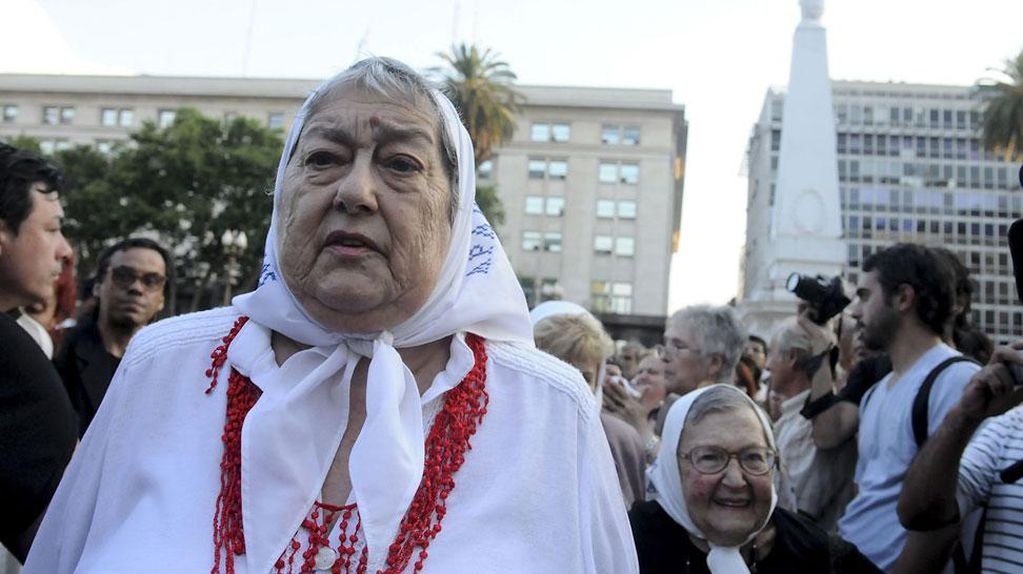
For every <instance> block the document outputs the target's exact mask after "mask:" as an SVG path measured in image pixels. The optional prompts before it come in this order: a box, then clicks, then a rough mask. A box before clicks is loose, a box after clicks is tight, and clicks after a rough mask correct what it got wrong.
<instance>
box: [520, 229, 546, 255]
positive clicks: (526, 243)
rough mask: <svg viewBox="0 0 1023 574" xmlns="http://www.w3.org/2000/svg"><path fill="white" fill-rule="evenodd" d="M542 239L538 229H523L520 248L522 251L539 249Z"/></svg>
mask: <svg viewBox="0 0 1023 574" xmlns="http://www.w3.org/2000/svg"><path fill="white" fill-rule="evenodd" d="M541 244H542V239H541V236H540V232H539V231H523V232H522V250H523V251H540V246H541Z"/></svg>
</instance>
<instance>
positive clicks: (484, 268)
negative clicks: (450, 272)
mask: <svg viewBox="0 0 1023 574" xmlns="http://www.w3.org/2000/svg"><path fill="white" fill-rule="evenodd" d="M493 263H494V260H493V258H490V259H487V260H486V261H484V262H482V263H480V264H479V265H477V266H476V267H473V268H472V269H471V270H469V272H468V273H466V274H465V276H466V277H472V276H473V275H486V274H487V273H490V266H491V265H492V264H493Z"/></svg>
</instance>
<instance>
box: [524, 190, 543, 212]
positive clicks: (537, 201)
mask: <svg viewBox="0 0 1023 574" xmlns="http://www.w3.org/2000/svg"><path fill="white" fill-rule="evenodd" d="M526 213H528V214H530V215H539V214H541V213H543V198H542V197H537V196H535V195H528V196H526Z"/></svg>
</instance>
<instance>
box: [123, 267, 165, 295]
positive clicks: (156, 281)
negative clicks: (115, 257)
mask: <svg viewBox="0 0 1023 574" xmlns="http://www.w3.org/2000/svg"><path fill="white" fill-rule="evenodd" d="M110 279H111V280H113V282H114V284H115V285H117V286H118V287H121V288H124V289H127V288H129V287H131V286H132V285H134V284H135V282H136V281H138V282H139V283H141V284H142V288H143V289H144V290H146V291H149V292H153V291H157V290H160V289H163V284H164V283H166V282H167V278H166V277H164V276H163V275H160V274H159V273H142V274H140V273H138V272H137V271H135V270H134V269H132V268H131V267H128V266H127V265H122V266H120V267H114V268H113V269H111V270H110Z"/></svg>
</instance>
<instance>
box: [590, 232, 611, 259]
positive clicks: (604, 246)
mask: <svg viewBox="0 0 1023 574" xmlns="http://www.w3.org/2000/svg"><path fill="white" fill-rule="evenodd" d="M613 247H614V239H613V238H612V237H611V236H609V235H597V236H595V237H594V238H593V250H594V251H596V252H597V253H605V254H610V253H611V249H612V248H613Z"/></svg>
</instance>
